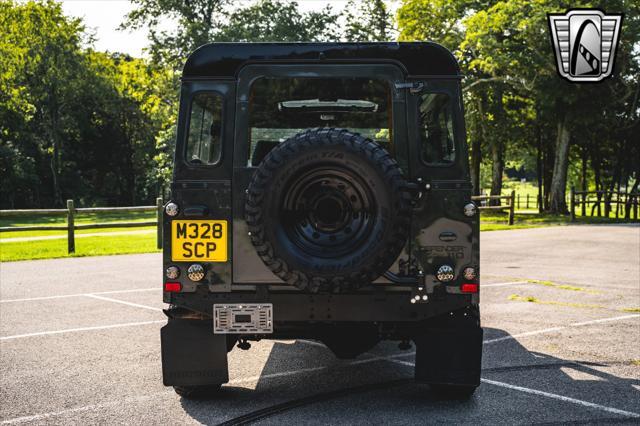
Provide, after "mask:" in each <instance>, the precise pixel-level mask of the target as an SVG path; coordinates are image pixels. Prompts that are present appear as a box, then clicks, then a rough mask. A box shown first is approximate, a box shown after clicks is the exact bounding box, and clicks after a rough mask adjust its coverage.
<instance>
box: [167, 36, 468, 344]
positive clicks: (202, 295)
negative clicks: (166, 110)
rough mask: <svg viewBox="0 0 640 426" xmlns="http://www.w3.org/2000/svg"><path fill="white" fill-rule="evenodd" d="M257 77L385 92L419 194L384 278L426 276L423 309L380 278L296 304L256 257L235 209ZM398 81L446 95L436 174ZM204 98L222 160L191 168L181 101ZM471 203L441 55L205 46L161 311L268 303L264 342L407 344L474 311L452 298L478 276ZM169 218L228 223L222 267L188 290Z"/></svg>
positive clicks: (455, 84)
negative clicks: (371, 331) (327, 336)
mask: <svg viewBox="0 0 640 426" xmlns="http://www.w3.org/2000/svg"><path fill="white" fill-rule="evenodd" d="M234 49H235V50H234ZM231 52H234V53H231ZM261 76H268V77H273V78H278V77H301V76H304V77H309V78H321V77H326V78H330V77H342V76H369V77H371V78H377V79H384V80H387V81H388V82H389V85H390V87H392V107H393V143H394V151H395V152H394V157H395V158H396V160H397V161H398V163H399V164H400V166H401V168H402V169H403V171H404V172H405V176H406V177H407V180H409V181H410V182H414V183H415V184H416V185H417V188H418V192H419V193H418V194H417V196H416V201H415V206H414V211H413V213H412V216H411V221H412V222H411V237H410V239H409V240H408V242H407V244H406V247H405V249H404V251H403V253H401V255H400V256H399V258H398V260H397V261H396V263H395V264H394V265H393V266H392V268H391V272H393V273H394V274H396V275H400V276H416V274H419V275H420V276H422V277H424V278H423V284H424V285H425V286H426V293H427V294H428V301H422V300H421V301H420V303H416V304H411V303H410V298H411V297H412V294H414V293H415V288H414V287H415V285H407V284H398V283H394V282H391V281H390V280H388V279H386V278H384V277H381V278H379V279H378V280H376V281H375V282H373V283H371V285H369V286H364V287H363V288H361V289H359V290H358V291H356V292H353V293H352V294H331V295H327V294H306V293H303V292H301V291H300V290H298V289H296V288H295V287H291V286H287V285H286V283H284V282H282V281H281V280H280V279H279V278H278V277H277V276H275V275H274V274H273V273H272V272H271V271H270V270H269V269H268V268H267V267H266V266H265V265H264V264H263V262H262V261H261V260H260V259H259V257H258V256H257V255H256V252H255V248H254V247H253V246H252V245H251V242H250V239H249V237H248V235H247V233H248V230H247V227H246V223H245V220H244V211H243V208H244V202H245V201H244V197H245V190H246V188H247V186H248V183H249V180H250V178H251V175H252V174H253V173H254V172H255V169H256V168H255V166H253V165H248V161H247V156H248V152H249V146H248V136H247V133H248V128H249V124H248V114H249V108H250V88H251V84H252V83H253V82H254V81H255V80H256V79H257V78H259V77H261ZM407 83H421V84H424V88H423V91H425V92H437V93H446V94H447V95H448V96H449V97H450V98H451V99H452V100H453V101H454V102H453V104H454V107H453V121H452V123H453V124H452V125H453V126H454V130H455V132H454V134H455V138H456V141H455V143H456V147H457V153H456V159H455V161H454V162H453V163H452V164H450V165H447V166H439V167H434V166H429V165H426V164H424V163H423V162H421V161H420V153H419V152H417V149H418V148H417V147H418V145H419V142H418V139H419V134H418V131H417V125H416V123H417V120H418V119H419V118H418V106H417V102H418V101H417V99H418V96H417V95H416V94H413V93H411V92H410V91H409V90H407V89H405V88H403V87H402V85H403V84H405V85H406V84H407ZM203 91H204V92H209V91H211V92H215V93H218V94H220V95H221V96H222V97H223V98H224V104H223V112H222V115H223V123H222V130H221V132H222V153H221V158H220V161H219V163H218V164H216V165H215V166H206V165H196V166H194V165H193V164H189V163H187V161H186V158H185V152H186V148H185V143H186V138H187V132H188V130H187V125H188V120H189V114H190V105H191V103H192V102H191V100H192V99H193V97H194V95H195V94H197V93H200V92H203ZM470 197H471V185H470V178H469V173H468V165H467V149H466V142H465V129H464V119H463V110H462V101H461V91H460V84H459V69H458V67H457V64H456V63H455V60H454V59H453V57H452V56H451V55H450V53H448V52H447V51H446V49H443V48H442V47H440V46H438V45H435V44H433V43H382V44H335V45H328V44H294V45H288V44H284V45H281V44H278V45H275V44H257V45H236V44H219V45H209V46H207V47H203V48H201V49H199V50H198V51H196V52H195V53H194V54H193V55H192V56H191V57H190V58H189V60H188V61H187V65H186V66H185V72H184V77H183V85H182V91H181V105H180V114H179V121H178V132H177V142H176V156H175V167H174V181H173V184H172V187H171V201H173V202H175V203H176V204H178V205H179V206H180V212H179V214H178V216H176V217H175V218H170V217H168V216H166V215H165V224H164V247H165V248H164V254H163V264H164V269H166V268H167V267H169V266H171V265H175V266H178V267H179V268H180V270H181V274H180V276H179V277H178V278H177V279H173V280H169V279H167V278H164V281H165V282H167V281H171V282H175V281H178V282H180V283H181V284H182V292H180V293H170V292H165V293H164V301H165V302H167V303H170V304H172V305H173V306H174V307H180V308H186V309H188V310H190V311H194V312H198V313H200V314H202V315H203V316H204V317H207V318H209V317H211V315H212V309H213V305H214V304H215V303H272V304H273V310H274V334H273V335H271V337H279V336H281V335H283V334H286V335H289V334H292V333H293V334H300V335H304V334H305V330H307V331H308V332H309V333H312V331H311V330H312V329H313V327H314V326H317V325H321V324H337V323H345V322H351V323H371V322H377V323H380V324H387V325H389V326H390V327H391V328H390V329H396V330H398V331H397V333H396V334H394V333H393V332H390V333H388V334H386V335H387V336H389V337H393V336H396V338H397V337H398V336H400V335H402V334H405V333H404V332H401V331H399V330H402V329H406V330H409V329H412V328H413V327H414V326H417V325H420V324H422V321H424V320H426V319H429V318H433V317H437V316H439V315H442V314H445V313H447V312H452V311H456V310H459V309H463V308H465V307H468V306H472V305H473V306H475V305H477V303H478V295H477V294H461V292H460V284H462V282H463V279H462V270H463V268H464V267H466V266H474V267H475V268H476V269H477V267H478V265H479V239H478V231H479V223H478V218H477V216H475V217H472V218H469V217H466V216H464V214H463V208H464V206H465V204H467V203H469V202H470ZM172 219H180V220H185V219H193V220H200V219H211V220H226V221H228V225H229V226H228V229H229V235H228V238H227V250H228V259H227V261H226V262H207V263H206V264H205V271H206V274H205V278H204V279H203V280H202V281H200V282H198V283H195V282H193V281H191V280H189V278H188V277H187V275H186V270H187V268H188V267H189V265H190V264H192V263H194V262H197V259H194V260H193V261H180V262H175V261H172V260H171V220H172ZM443 264H450V265H452V266H453V267H454V269H455V279H454V280H453V281H452V282H450V283H447V284H446V285H445V284H442V283H440V282H439V281H438V280H437V279H436V277H435V275H436V271H437V269H438V267H439V266H441V265H443ZM411 324H413V325H411ZM380 327H381V329H382V328H384V326H383V325H381V326H380ZM292 329H296V330H298V331H297V332H292V331H291V330H292ZM264 337H266V336H264Z"/></svg>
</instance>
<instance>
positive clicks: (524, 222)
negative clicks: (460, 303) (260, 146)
mask: <svg viewBox="0 0 640 426" xmlns="http://www.w3.org/2000/svg"><path fill="white" fill-rule="evenodd" d="M509 184H510V185H520V186H521V187H522V188H525V189H526V190H528V191H530V190H531V188H533V189H534V190H536V188H535V186H533V185H532V184H530V183H525V184H521V183H520V182H510V183H509ZM527 188H528V189H527ZM515 189H516V190H518V188H515ZM153 220H155V212H119V213H91V214H79V215H77V216H76V218H75V223H76V224H84V223H110V222H146V221H153ZM622 222H624V220H623V219H615V218H598V217H593V218H592V217H580V216H578V217H577V221H576V223H622ZM569 223H570V218H569V216H563V215H549V214H538V213H535V212H516V214H515V224H514V225H512V226H509V225H508V224H507V213H506V212H496V211H483V212H482V213H481V215H480V230H481V231H483V232H484V231H497V230H512V229H524V228H537V227H543V226H552V225H568V224H569ZM64 224H66V216H64V215H61V216H39V215H33V216H14V217H11V216H5V217H2V218H0V226H3V227H4V226H28V225H64ZM137 230H151V231H153V230H155V226H151V227H149V226H146V227H143V226H141V227H135V228H105V229H82V230H76V231H75V232H76V235H82V234H103V233H109V232H126V231H137ZM39 236H61V237H64V236H66V231H24V232H2V233H0V261H2V262H7V261H13V260H30V259H48V258H55V257H68V256H69V255H68V254H67V241H66V238H59V239H52V240H40V241H15V242H2V240H6V239H8V238H25V237H39ZM155 251H157V249H156V235H155V233H154V232H151V233H148V234H132V235H112V236H93V237H84V238H76V253H75V254H72V255H70V256H98V255H109V254H130V253H150V252H155Z"/></svg>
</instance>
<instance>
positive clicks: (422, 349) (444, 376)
mask: <svg viewBox="0 0 640 426" xmlns="http://www.w3.org/2000/svg"><path fill="white" fill-rule="evenodd" d="M482 334H483V333H482V328H480V327H459V328H445V329H432V330H429V331H428V332H426V333H425V334H424V335H422V336H420V337H417V338H415V339H414V342H415V344H416V370H415V378H416V381H418V382H421V383H429V384H447V385H465V386H478V385H480V370H481V364H482Z"/></svg>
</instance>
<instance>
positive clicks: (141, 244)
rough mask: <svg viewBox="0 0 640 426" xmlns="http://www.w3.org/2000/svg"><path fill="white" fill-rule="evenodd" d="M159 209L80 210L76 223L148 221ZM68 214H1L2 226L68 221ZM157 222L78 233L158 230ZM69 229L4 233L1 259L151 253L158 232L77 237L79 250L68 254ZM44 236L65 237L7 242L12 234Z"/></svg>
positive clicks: (0, 251) (26, 236)
mask: <svg viewBox="0 0 640 426" xmlns="http://www.w3.org/2000/svg"><path fill="white" fill-rule="evenodd" d="M155 218H156V216H155V212H118V213H102V212H101V213H91V214H78V215H77V216H76V217H75V223H76V224H85V223H117V222H146V221H153V220H155ZM65 224H66V216H64V215H61V216H41V215H33V216H13V217H12V216H5V217H2V218H0V226H29V225H33V226H35V225H47V226H48V225H51V226H53V225H65ZM155 229H156V227H155V226H140V227H133V228H103V229H76V231H75V234H76V235H82V234H108V233H110V232H128V231H139V230H149V231H155ZM66 235H67V231H20V232H2V233H0V261H2V262H8V261H14V260H33V259H49V258H57V257H78V256H100V255H110V254H132V253H150V252H155V251H158V250H157V249H156V234H155V232H150V233H148V234H131V235H112V236H93V237H82V238H76V240H75V245H76V253H74V254H71V255H69V254H67V240H66V238H64V237H66ZM40 236H60V237H63V238H58V239H51V240H39V241H38V240H36V241H15V242H4V241H2V240H6V239H9V238H28V237H40Z"/></svg>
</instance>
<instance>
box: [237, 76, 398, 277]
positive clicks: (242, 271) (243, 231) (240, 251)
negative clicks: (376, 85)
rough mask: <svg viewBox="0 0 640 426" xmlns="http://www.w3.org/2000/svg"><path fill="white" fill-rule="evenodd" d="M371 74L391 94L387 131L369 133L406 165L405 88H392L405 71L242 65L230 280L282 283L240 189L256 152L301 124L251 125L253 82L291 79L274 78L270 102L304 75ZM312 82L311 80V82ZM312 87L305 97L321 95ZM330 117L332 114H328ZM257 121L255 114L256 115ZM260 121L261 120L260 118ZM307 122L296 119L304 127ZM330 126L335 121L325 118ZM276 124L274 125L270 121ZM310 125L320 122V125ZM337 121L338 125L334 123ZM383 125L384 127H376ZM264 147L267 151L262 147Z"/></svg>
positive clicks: (332, 80)
mask: <svg viewBox="0 0 640 426" xmlns="http://www.w3.org/2000/svg"><path fill="white" fill-rule="evenodd" d="M345 78H346V79H371V80H375V81H383V82H384V83H385V84H386V85H387V86H388V89H389V90H388V93H389V97H388V99H386V100H385V103H386V104H388V105H390V106H391V108H390V110H389V112H390V114H389V121H388V124H387V125H385V126H384V127H386V128H387V129H386V130H388V131H389V134H384V132H383V131H381V132H378V134H371V135H369V134H367V136H369V137H372V138H374V139H377V138H382V139H384V140H388V142H389V146H388V147H387V148H388V149H389V150H391V151H392V153H393V154H394V155H395V157H396V159H397V160H398V162H399V163H400V164H401V166H403V169H405V170H406V168H408V156H409V152H408V150H407V144H406V140H407V134H406V128H405V125H404V123H406V117H405V104H404V102H405V96H406V95H405V93H404V91H403V90H396V89H395V87H394V84H395V82H397V81H402V80H403V79H404V73H403V71H402V70H401V69H400V68H399V67H397V66H395V65H390V64H358V65H345V64H340V65H335V64H334V65H331V64H327V65H319V64H309V65H264V64H255V65H249V66H246V67H244V68H243V69H242V70H241V72H240V73H239V78H238V86H237V99H238V101H237V105H236V126H235V130H236V131H235V141H236V146H235V150H234V158H233V193H234V194H238V195H239V196H237V197H235V198H234V200H233V217H234V221H233V234H234V238H233V253H234V258H235V262H234V265H233V276H234V283H281V282H282V281H281V280H280V278H278V277H277V276H275V275H274V274H273V273H272V272H271V271H270V270H269V269H268V268H267V267H266V266H264V264H263V262H262V261H261V260H260V258H259V257H258V256H257V254H256V252H255V248H254V247H253V246H252V245H251V241H250V239H249V237H248V235H247V232H248V229H247V225H246V223H245V220H244V194H245V190H246V189H247V187H248V184H249V181H250V179H251V176H252V175H253V173H254V172H255V170H256V168H257V166H258V164H259V161H260V160H259V157H263V156H264V154H265V153H266V151H268V150H269V149H270V148H272V147H273V146H274V145H275V144H277V143H280V142H282V141H283V140H284V139H286V138H287V137H289V136H292V135H293V134H295V133H297V132H298V131H300V130H301V129H293V128H291V129H286V128H272V129H268V128H265V127H269V126H268V124H267V125H265V124H261V125H255V124H254V123H255V122H256V120H255V119H254V118H255V117H254V116H255V115H256V114H259V111H258V108H257V106H258V102H257V96H258V94H256V91H255V90H253V88H254V85H258V84H261V83H260V82H261V81H262V82H264V80H265V79H272V80H280V81H285V80H286V79H289V80H286V81H290V82H291V85H289V84H277V85H276V86H277V87H278V89H277V90H274V92H273V94H272V95H271V96H270V98H269V99H270V100H272V101H273V103H274V105H276V104H278V103H279V102H282V101H288V100H289V99H287V96H289V95H290V93H291V92H290V90H288V89H290V87H292V85H295V86H296V87H298V86H299V87H301V90H303V91H304V90H306V89H308V86H307V87H306V89H305V79H308V80H309V81H310V80H313V81H314V84H318V83H320V84H319V85H320V86H322V84H326V87H328V88H331V87H332V85H336V84H338V85H339V84H340V79H345ZM309 86H311V85H309ZM312 92H313V90H311V91H309V90H306V92H305V93H307V94H308V95H309V99H317V98H322V96H323V93H322V92H321V91H320V93H312ZM326 119H327V120H331V117H326ZM258 121H259V120H258ZM263 122H264V120H263ZM307 124H308V123H304V124H302V123H301V124H300V126H301V127H307ZM327 125H328V126H330V127H336V126H334V125H331V123H330V122H328V123H327ZM273 127H275V126H273ZM309 127H324V126H322V125H320V126H317V125H314V126H309ZM337 127H340V126H337ZM353 130H354V131H357V132H359V133H365V134H366V133H367V132H368V131H369V130H371V129H353ZM380 130H384V129H380ZM263 151H265V152H263Z"/></svg>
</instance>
